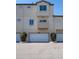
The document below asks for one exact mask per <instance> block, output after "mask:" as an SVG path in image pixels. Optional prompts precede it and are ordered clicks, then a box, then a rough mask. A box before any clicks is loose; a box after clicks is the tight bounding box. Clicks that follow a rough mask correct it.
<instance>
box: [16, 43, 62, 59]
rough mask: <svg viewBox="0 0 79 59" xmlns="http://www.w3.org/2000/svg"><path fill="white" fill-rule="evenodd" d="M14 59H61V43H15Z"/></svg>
mask: <svg viewBox="0 0 79 59" xmlns="http://www.w3.org/2000/svg"><path fill="white" fill-rule="evenodd" d="M16 59H63V43H17V44H16Z"/></svg>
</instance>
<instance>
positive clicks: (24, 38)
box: [21, 32, 27, 42]
mask: <svg viewBox="0 0 79 59" xmlns="http://www.w3.org/2000/svg"><path fill="white" fill-rule="evenodd" d="M26 37H27V33H26V32H23V33H21V41H22V42H25V41H26Z"/></svg>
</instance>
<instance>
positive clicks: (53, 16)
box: [53, 15, 63, 17]
mask: <svg viewBox="0 0 79 59" xmlns="http://www.w3.org/2000/svg"><path fill="white" fill-rule="evenodd" d="M53 17H63V15H53Z"/></svg>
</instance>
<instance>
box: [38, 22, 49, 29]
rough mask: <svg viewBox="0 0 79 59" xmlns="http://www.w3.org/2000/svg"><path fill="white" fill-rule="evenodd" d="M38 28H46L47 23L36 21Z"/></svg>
mask: <svg viewBox="0 0 79 59" xmlns="http://www.w3.org/2000/svg"><path fill="white" fill-rule="evenodd" d="M38 29H48V23H47V22H46V23H38Z"/></svg>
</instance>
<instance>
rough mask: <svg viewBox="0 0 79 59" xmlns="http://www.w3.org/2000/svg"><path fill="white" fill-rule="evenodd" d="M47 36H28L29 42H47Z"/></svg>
mask: <svg viewBox="0 0 79 59" xmlns="http://www.w3.org/2000/svg"><path fill="white" fill-rule="evenodd" d="M48 41H49V34H30V38H29V42H48Z"/></svg>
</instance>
